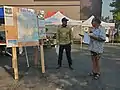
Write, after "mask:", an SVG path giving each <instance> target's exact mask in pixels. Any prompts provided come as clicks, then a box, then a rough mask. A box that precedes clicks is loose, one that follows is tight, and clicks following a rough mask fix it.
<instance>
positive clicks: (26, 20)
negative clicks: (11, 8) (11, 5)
mask: <svg viewBox="0 0 120 90" xmlns="http://www.w3.org/2000/svg"><path fill="white" fill-rule="evenodd" d="M17 17H18V19H17V23H18V41H19V42H34V41H35V42H36V41H38V39H39V37H38V27H37V16H36V14H35V11H34V10H32V9H26V8H21V9H19V12H18V16H17Z"/></svg>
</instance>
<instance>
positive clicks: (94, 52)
mask: <svg viewBox="0 0 120 90" xmlns="http://www.w3.org/2000/svg"><path fill="white" fill-rule="evenodd" d="M100 24H101V21H100V20H99V19H97V18H94V19H93V20H92V26H93V29H92V30H91V31H90V33H89V36H90V43H89V50H90V52H91V57H92V68H93V69H92V73H89V74H90V75H91V76H93V77H94V79H98V78H99V77H100V66H99V60H100V56H101V54H102V53H103V46H104V42H105V38H106V34H105V29H104V28H103V27H102V26H101V25H100Z"/></svg>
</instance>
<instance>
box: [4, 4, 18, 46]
mask: <svg viewBox="0 0 120 90" xmlns="http://www.w3.org/2000/svg"><path fill="white" fill-rule="evenodd" d="M17 10H18V8H14V7H10V6H4V21H5V34H6V45H7V47H18V30H17V14H16V12H17Z"/></svg>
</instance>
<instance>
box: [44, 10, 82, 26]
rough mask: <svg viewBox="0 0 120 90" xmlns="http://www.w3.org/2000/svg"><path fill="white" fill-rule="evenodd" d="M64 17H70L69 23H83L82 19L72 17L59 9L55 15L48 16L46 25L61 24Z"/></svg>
mask: <svg viewBox="0 0 120 90" xmlns="http://www.w3.org/2000/svg"><path fill="white" fill-rule="evenodd" d="M63 17H65V18H67V19H69V21H68V25H81V24H82V21H79V20H73V19H70V18H68V17H66V16H65V15H63V14H62V13H61V12H59V11H58V12H57V13H56V14H54V15H53V16H51V17H49V18H46V19H45V23H46V25H60V24H61V20H62V18H63Z"/></svg>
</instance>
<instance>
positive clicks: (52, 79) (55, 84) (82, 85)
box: [0, 44, 120, 90]
mask: <svg viewBox="0 0 120 90" xmlns="http://www.w3.org/2000/svg"><path fill="white" fill-rule="evenodd" d="M27 51H28V57H29V61H30V67H29V68H27V64H26V58H25V55H23V56H20V55H18V66H19V74H20V80H19V81H15V80H14V79H13V77H12V76H11V75H10V74H9V73H8V72H6V70H4V68H3V67H4V66H5V65H8V66H11V59H12V58H11V57H10V56H0V61H1V63H0V67H1V68H0V73H1V74H0V90H120V77H119V76H120V54H119V53H120V45H119V44H118V45H112V44H106V45H105V50H104V53H103V55H102V57H101V60H100V63H101V65H100V67H101V77H100V79H99V80H94V79H93V78H92V77H90V76H88V72H90V71H91V57H90V52H89V51H88V49H87V46H86V45H83V47H82V48H81V46H80V45H73V46H72V59H73V68H74V70H70V69H69V68H68V62H67V59H66V55H65V53H64V57H63V67H62V68H61V69H59V70H56V66H57V54H56V52H55V48H54V47H53V48H45V49H44V53H45V67H46V73H45V74H42V73H41V65H38V67H35V66H34V61H33V60H34V56H33V55H34V48H33V47H27ZM39 55H40V54H39ZM39 61H40V57H39Z"/></svg>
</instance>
